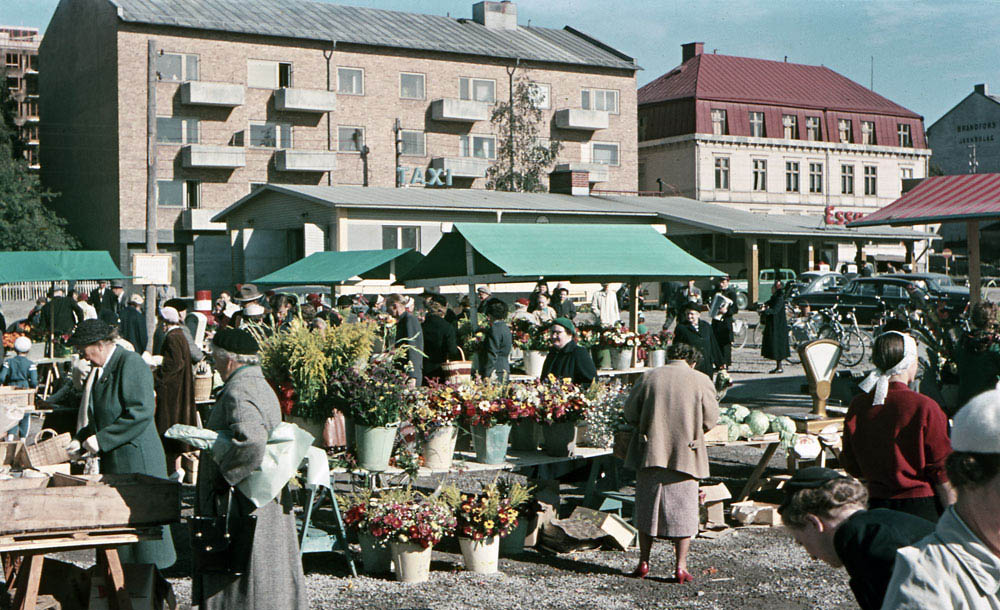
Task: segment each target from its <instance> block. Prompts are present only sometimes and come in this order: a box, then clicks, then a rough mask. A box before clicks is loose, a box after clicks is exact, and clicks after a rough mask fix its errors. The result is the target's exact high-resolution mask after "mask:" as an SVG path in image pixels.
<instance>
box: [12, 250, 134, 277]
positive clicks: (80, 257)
mask: <svg viewBox="0 0 1000 610" xmlns="http://www.w3.org/2000/svg"><path fill="white" fill-rule="evenodd" d="M127 278H128V276H126V275H122V272H121V271H119V269H118V267H116V266H115V263H114V261H112V260H111V255H110V254H108V253H107V252H105V251H100V250H46V251H36V252H0V283H3V284H6V283H11V282H58V281H62V280H121V279H127Z"/></svg>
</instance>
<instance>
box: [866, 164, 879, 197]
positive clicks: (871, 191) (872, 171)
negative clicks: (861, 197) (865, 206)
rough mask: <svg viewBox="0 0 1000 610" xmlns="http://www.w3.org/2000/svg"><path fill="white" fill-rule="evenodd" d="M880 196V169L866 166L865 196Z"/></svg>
mask: <svg viewBox="0 0 1000 610" xmlns="http://www.w3.org/2000/svg"><path fill="white" fill-rule="evenodd" d="M877 194H878V168H877V167H875V166H874V165H866V166H865V195H877Z"/></svg>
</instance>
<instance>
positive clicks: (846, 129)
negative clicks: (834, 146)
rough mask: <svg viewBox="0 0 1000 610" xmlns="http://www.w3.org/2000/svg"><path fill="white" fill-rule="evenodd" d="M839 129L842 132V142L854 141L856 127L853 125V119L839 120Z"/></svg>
mask: <svg viewBox="0 0 1000 610" xmlns="http://www.w3.org/2000/svg"><path fill="white" fill-rule="evenodd" d="M837 131H838V133H840V143H841V144H850V143H851V142H853V141H854V129H853V127H852V125H851V119H840V120H838V121H837Z"/></svg>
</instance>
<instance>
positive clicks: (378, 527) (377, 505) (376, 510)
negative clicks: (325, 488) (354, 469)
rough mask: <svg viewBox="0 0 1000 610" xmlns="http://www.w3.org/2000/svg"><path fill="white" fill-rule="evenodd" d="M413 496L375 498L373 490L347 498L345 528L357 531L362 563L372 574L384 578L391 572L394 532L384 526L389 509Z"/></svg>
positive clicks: (388, 493)
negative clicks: (391, 545)
mask: <svg viewBox="0 0 1000 610" xmlns="http://www.w3.org/2000/svg"><path fill="white" fill-rule="evenodd" d="M411 497H412V493H410V492H409V490H405V489H387V490H385V491H384V492H382V494H381V495H378V496H377V495H375V494H374V493H373V492H372V491H371V490H370V489H361V490H356V491H354V492H353V493H351V494H349V495H347V496H344V497H343V498H341V500H340V505H341V506H342V507H344V509H345V512H344V524H345V525H347V526H348V527H353V528H354V529H355V530H357V534H358V544H359V545H360V546H361V562H362V563H363V564H364V567H365V571H366V572H368V573H370V574H385V573H387V572H390V571H391V570H392V554H391V552H390V550H389V537H390V535H391V534H392V531H391V530H390V529H389V528H387V527H386V525H385V517H386V516H387V515H388V513H389V507H390V506H392V505H394V504H396V503H398V502H400V501H407V500H409V499H410V498H411Z"/></svg>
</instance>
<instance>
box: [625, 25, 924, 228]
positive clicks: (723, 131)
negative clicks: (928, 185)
mask: <svg viewBox="0 0 1000 610" xmlns="http://www.w3.org/2000/svg"><path fill="white" fill-rule="evenodd" d="M682 49H683V61H682V63H681V65H679V66H677V67H676V68H674V69H673V70H671V71H670V72H668V73H666V74H664V75H663V76H661V77H659V78H657V79H656V80H654V81H652V82H650V83H649V84H647V85H645V86H644V87H642V88H641V89H639V95H638V103H639V112H638V120H639V129H638V132H639V189H640V190H643V191H657V190H660V191H664V192H669V193H671V194H679V195H684V196H687V197H692V198H695V199H698V200H701V201H705V202H718V203H722V204H726V205H730V206H733V207H738V208H742V209H744V210H749V211H753V212H762V213H776V212H777V213H785V214H807V215H816V216H817V217H819V216H824V217H825V216H827V214H826V213H825V212H826V211H827V210H828V209H832V210H835V211H841V212H855V213H866V212H871V211H874V210H877V209H879V208H881V207H883V206H885V205H887V204H889V203H891V202H893V201H895V200H896V199H898V198H899V196H900V194H901V193H902V179H906V178H923V177H925V176H926V175H927V172H928V161H929V159H930V155H931V151H930V149H929V148H928V146H927V142H926V139H925V136H924V127H923V118H922V117H921V116H920V115H918V114H916V113H915V112H912V111H910V110H908V109H906V108H904V107H902V106H900V105H899V104H896V103H895V102H892V101H891V100H888V99H886V98H884V97H882V96H881V95H878V94H877V93H875V92H874V91H872V90H870V89H868V88H866V87H863V86H862V85H859V84H858V83H855V82H854V81H852V80H850V79H848V78H846V77H844V76H842V75H840V74H837V73H836V72H834V71H833V70H831V69H829V68H827V67H825V66H809V65H802V64H794V63H787V62H781V61H769V60H763V59H753V58H748V57H733V56H728V55H718V54H714V53H711V54H706V53H703V45H702V43H700V42H696V43H689V44H685V45H682Z"/></svg>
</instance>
